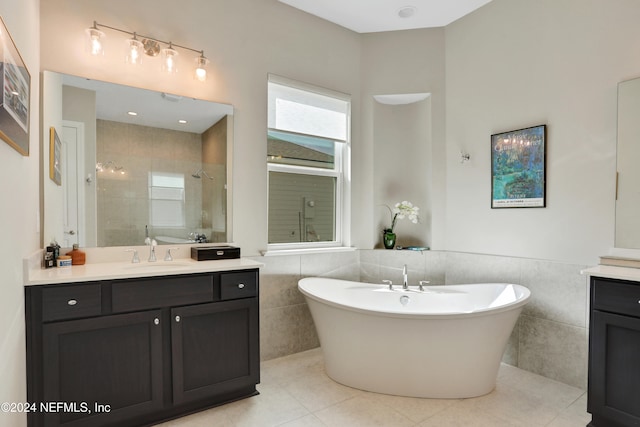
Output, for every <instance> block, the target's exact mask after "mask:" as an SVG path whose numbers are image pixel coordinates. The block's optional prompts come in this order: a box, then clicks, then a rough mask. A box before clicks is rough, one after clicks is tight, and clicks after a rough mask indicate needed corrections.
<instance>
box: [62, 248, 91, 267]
mask: <svg viewBox="0 0 640 427" xmlns="http://www.w3.org/2000/svg"><path fill="white" fill-rule="evenodd" d="M67 255H70V256H71V265H84V263H85V261H86V258H87V256H86V254H85V253H84V251H81V250H80V249H79V246H78V244H77V243H74V244H73V249H72V250H71V251H69V252H67Z"/></svg>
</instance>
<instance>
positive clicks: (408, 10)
mask: <svg viewBox="0 0 640 427" xmlns="http://www.w3.org/2000/svg"><path fill="white" fill-rule="evenodd" d="M417 10H418V9H416V7H415V6H403V7H401V8H400V9H398V16H399V17H400V18H410V17H412V16H413V15H414V14H415V13H416V11H417Z"/></svg>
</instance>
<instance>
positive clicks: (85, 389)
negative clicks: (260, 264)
mask: <svg viewBox="0 0 640 427" xmlns="http://www.w3.org/2000/svg"><path fill="white" fill-rule="evenodd" d="M258 282H259V274H258V269H257V268H250V269H241V270H228V271H215V272H206V273H203V272H199V273H189V274H172V275H168V276H153V277H138V278H120V279H114V280H97V281H87V282H82V283H68V284H62V283H57V284H51V285H36V286H26V287H25V303H26V325H27V400H28V402H30V404H33V405H35V406H33V407H32V408H31V409H33V411H29V413H28V425H29V426H30V427H36V426H38V427H44V426H46V427H50V426H68V427H83V426H86V427H99V426H118V427H127V426H143V425H151V424H154V423H157V422H160V421H162V420H167V419H171V418H175V417H178V416H181V415H184V414H188V413H190V412H195V411H198V410H201V409H204V408H208V407H212V406H216V405H220V404H222V403H226V402H230V401H233V400H237V399H240V398H245V397H248V396H253V395H255V394H257V392H256V384H257V383H259V381H260V363H259V362H260V360H259V359H260V353H259V315H258Z"/></svg>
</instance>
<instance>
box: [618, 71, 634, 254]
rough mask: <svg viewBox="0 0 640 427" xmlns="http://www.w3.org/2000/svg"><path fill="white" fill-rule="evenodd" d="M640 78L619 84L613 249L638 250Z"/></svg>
mask: <svg viewBox="0 0 640 427" xmlns="http://www.w3.org/2000/svg"><path fill="white" fill-rule="evenodd" d="M639 117H640V78H637V79H633V80H627V81H624V82H621V83H619V84H618V141H617V156H616V157H617V158H616V170H617V178H616V180H617V182H616V227H615V229H616V236H615V246H616V248H625V249H640V222H639V221H638V219H639V218H640V189H639V187H638V183H640V168H638V162H640V144H639V143H638V141H640V120H639V119H638V118H639Z"/></svg>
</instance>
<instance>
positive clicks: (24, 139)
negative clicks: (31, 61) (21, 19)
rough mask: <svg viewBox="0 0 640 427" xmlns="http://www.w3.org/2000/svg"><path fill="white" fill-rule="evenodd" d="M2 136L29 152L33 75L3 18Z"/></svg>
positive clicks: (0, 44)
mask: <svg viewBox="0 0 640 427" xmlns="http://www.w3.org/2000/svg"><path fill="white" fill-rule="evenodd" d="M0 24H1V25H0V61H1V62H0V83H2V92H1V94H0V139H2V140H4V141H5V142H6V143H7V144H9V145H10V146H12V147H13V148H15V149H16V150H17V151H18V152H19V153H20V154H22V155H23V156H28V155H29V116H30V114H29V99H30V88H31V76H30V75H29V71H27V68H26V67H25V65H24V61H23V60H22V57H21V56H20V52H18V49H17V48H16V45H15V43H13V39H12V38H11V36H10V35H9V31H7V27H6V26H5V25H4V21H3V20H2V18H1V17H0Z"/></svg>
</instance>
